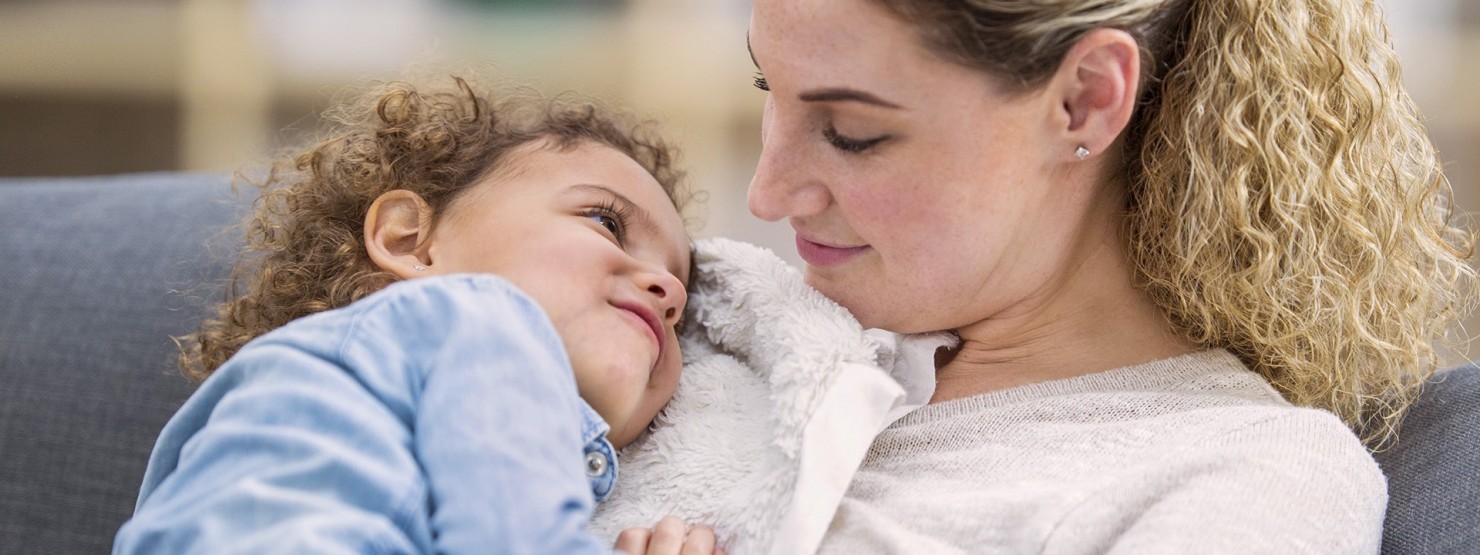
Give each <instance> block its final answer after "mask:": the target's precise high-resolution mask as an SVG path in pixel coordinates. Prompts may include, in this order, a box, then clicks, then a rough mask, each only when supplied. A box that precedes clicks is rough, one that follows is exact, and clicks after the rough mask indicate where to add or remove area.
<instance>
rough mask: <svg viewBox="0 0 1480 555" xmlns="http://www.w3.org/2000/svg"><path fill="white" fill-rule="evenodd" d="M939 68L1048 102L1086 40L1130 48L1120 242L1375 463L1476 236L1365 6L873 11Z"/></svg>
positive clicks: (951, 6) (1178, 304)
mask: <svg viewBox="0 0 1480 555" xmlns="http://www.w3.org/2000/svg"><path fill="white" fill-rule="evenodd" d="M875 2H877V3H878V4H880V5H883V6H885V7H886V8H888V9H890V10H891V11H892V12H893V13H895V14H896V15H898V16H899V17H901V18H902V19H903V20H905V21H908V22H911V23H913V24H915V25H916V27H917V28H918V29H919V30H920V34H921V38H922V41H923V42H924V43H925V44H926V45H927V46H928V47H929V48H931V49H932V50H933V51H935V52H937V53H938V54H939V55H941V56H942V57H944V58H945V59H948V60H952V61H953V62H955V63H960V64H962V65H965V66H967V67H972V68H977V69H980V70H982V71H983V72H985V73H986V74H988V75H990V76H992V77H993V78H994V79H995V80H996V81H997V82H999V83H1001V84H1002V85H1003V86H1004V87H1006V88H1007V89H1008V90H1010V91H1017V92H1023V91H1028V90H1032V89H1033V88H1035V87H1037V86H1040V85H1041V84H1043V83H1044V82H1046V81H1047V79H1048V78H1049V77H1050V76H1051V75H1052V73H1053V72H1054V71H1055V70H1056V69H1057V68H1058V64H1059V61H1060V60H1062V59H1063V57H1064V55H1065V53H1066V52H1067V51H1068V49H1069V48H1070V47H1072V46H1073V45H1074V44H1075V42H1077V41H1078V40H1079V39H1080V38H1081V37H1083V36H1084V35H1085V34H1086V33H1088V32H1090V31H1092V30H1094V29H1097V28H1114V29H1120V30H1123V31H1126V32H1127V33H1130V34H1131V35H1132V36H1134V37H1135V38H1136V40H1137V41H1138V43H1139V44H1140V46H1141V51H1142V60H1143V63H1142V64H1141V65H1142V68H1143V75H1142V79H1141V84H1142V86H1141V91H1142V93H1141V98H1140V103H1139V105H1138V109H1137V114H1136V115H1135V117H1134V119H1133V120H1132V122H1131V124H1130V127H1129V128H1128V129H1127V131H1126V133H1125V136H1124V137H1123V144H1124V148H1125V150H1124V152H1123V154H1122V156H1121V158H1122V159H1123V164H1124V167H1123V168H1122V171H1121V172H1120V177H1121V179H1122V180H1123V185H1124V186H1125V187H1126V188H1127V191H1128V193H1129V195H1128V196H1129V205H1128V206H1127V207H1126V208H1127V215H1126V220H1125V232H1124V236H1125V240H1126V241H1127V246H1128V252H1129V253H1130V257H1131V260H1132V262H1133V263H1134V264H1135V267H1136V269H1137V271H1138V274H1139V279H1140V281H1141V283H1142V284H1143V287H1144V288H1145V290H1146V291H1147V292H1148V293H1149V294H1150V295H1151V297H1152V298H1153V299H1154V300H1155V302H1156V303H1157V304H1158V305H1159V306H1160V308H1161V309H1162V310H1163V311H1164V312H1165V313H1166V314H1167V316H1168V317H1169V318H1170V320H1171V321H1172V323H1173V325H1174V326H1176V327H1177V328H1178V329H1179V331H1180V332H1181V333H1183V334H1185V335H1186V336H1187V337H1188V338H1190V339H1191V340H1192V341H1194V342H1196V343H1197V344H1200V345H1203V346H1207V347H1223V348H1226V349H1228V350H1229V351H1231V352H1233V353H1235V354H1236V355H1238V356H1239V357H1240V358H1241V359H1242V360H1243V361H1244V363H1246V364H1247V365H1248V366H1249V367H1250V368H1253V369H1254V370H1255V371H1257V372H1259V373H1260V374H1261V375H1263V376H1264V377H1265V378H1266V379H1267V380H1268V381H1269V382H1270V383H1271V384H1273V385H1274V386H1275V387H1276V388H1277V389H1278V390H1279V391H1280V392H1281V393H1283V394H1284V396H1285V397H1286V398H1287V399H1289V400H1290V401H1291V402H1292V403H1295V404H1299V405H1306V406H1313V407H1319V408H1322V409H1325V410H1328V411H1331V412H1332V413H1334V414H1336V415H1337V416H1339V417H1341V419H1342V420H1343V421H1344V422H1346V423H1347V425H1348V426H1350V427H1351V428H1352V429H1353V430H1354V431H1356V432H1357V433H1358V434H1359V435H1361V436H1362V439H1363V440H1364V441H1365V442H1366V443H1367V444H1368V445H1369V446H1370V447H1373V448H1381V447H1383V446H1385V445H1387V444H1389V443H1390V442H1391V441H1393V440H1395V439H1396V434H1397V431H1398V424H1399V422H1400V419H1401V417H1402V415H1403V414H1404V412H1405V411H1406V410H1407V408H1408V406H1409V405H1411V403H1412V402H1413V400H1414V399H1415V398H1416V396H1417V395H1418V393H1419V391H1420V388H1421V386H1422V384H1423V383H1424V382H1425V381H1426V380H1427V378H1429V377H1430V376H1431V375H1432V374H1433V373H1434V372H1435V370H1436V368H1437V367H1438V364H1439V356H1438V354H1437V353H1438V351H1437V350H1436V349H1437V346H1436V341H1442V340H1446V339H1451V340H1452V339H1458V340H1461V341H1462V340H1463V339H1464V338H1457V337H1452V336H1451V335H1450V334H1449V332H1451V331H1453V330H1456V329H1459V328H1458V326H1457V324H1458V323H1459V322H1460V319H1461V318H1463V316H1464V315H1465V314H1466V313H1468V311H1469V309H1470V308H1471V304H1472V300H1471V294H1472V292H1473V288H1474V284H1475V271H1474V270H1473V269H1472V268H1471V267H1470V266H1469V264H1468V263H1467V259H1468V258H1469V257H1470V255H1471V254H1472V249H1473V243H1474V240H1473V236H1472V234H1471V233H1470V232H1469V231H1466V230H1465V229H1463V228H1462V227H1460V226H1459V225H1457V224H1456V223H1455V222H1454V213H1453V206H1452V204H1451V203H1452V191H1451V190H1450V187H1449V183H1448V181H1447V180H1446V179H1445V178H1444V175H1443V172H1442V169H1441V167H1440V164H1439V160H1438V156H1437V154H1436V152H1435V150H1434V147H1433V145H1432V143H1431V142H1430V140H1429V139H1428V137H1427V136H1426V135H1425V133H1424V129H1423V125H1422V124H1421V118H1420V116H1419V113H1418V110H1417V108H1416V107H1415V106H1414V104H1413V102H1412V100H1411V99H1410V98H1409V97H1408V95H1407V94H1406V93H1405V92H1404V90H1403V88H1402V86H1401V84H1400V83H1399V74H1400V70H1399V66H1398V59H1397V55H1396V53H1395V52H1394V51H1393V49H1392V47H1391V42H1390V40H1389V38H1388V36H1387V30H1386V25H1385V23H1384V22H1383V19H1382V16H1381V14H1380V13H1379V11H1378V8H1377V6H1376V5H1375V3H1374V2H1373V1H1371V0H875Z"/></svg>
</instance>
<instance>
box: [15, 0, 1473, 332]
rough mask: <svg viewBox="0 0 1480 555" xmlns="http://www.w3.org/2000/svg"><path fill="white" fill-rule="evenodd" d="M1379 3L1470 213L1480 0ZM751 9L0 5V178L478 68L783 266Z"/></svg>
mask: <svg viewBox="0 0 1480 555" xmlns="http://www.w3.org/2000/svg"><path fill="white" fill-rule="evenodd" d="M1380 3H1381V4H1383V5H1384V7H1385V10H1386V12H1387V15H1388V19H1389V23H1390V25H1391V28H1392V33H1393V37H1394V41H1395V42H1396V44H1397V47H1398V50H1399V53H1400V54H1401V55H1402V57H1403V60H1404V63H1405V67H1406V73H1405V81H1406V84H1407V86H1408V90H1409V92H1410V93H1411V94H1412V95H1413V96H1414V98H1415V99H1416V101H1417V102H1418V104H1419V106H1420V107H1421V108H1422V109H1423V111H1424V113H1425V114H1426V116H1427V117H1428V124H1429V132H1430V134H1431V135H1432V136H1433V138H1434V139H1435V141H1436V142H1437V143H1438V146H1439V149H1440V151H1441V153H1442V156H1443V158H1444V161H1445V164H1446V169H1447V173H1448V175H1449V178H1450V180H1451V182H1452V183H1453V184H1454V187H1455V190H1456V195H1457V197H1458V202H1459V204H1460V206H1461V208H1463V209H1464V210H1465V211H1467V212H1473V211H1474V210H1475V209H1477V208H1480V100H1477V94H1476V91H1480V62H1477V60H1480V0H1383V1H1382V2H1380ZM749 11H750V1H749V0H0V176H36V175H91V174H108V173H120V172H143V171H162V170H187V171H207V172H228V171H231V170H234V169H237V168H240V167H243V166H245V165H247V164H249V163H251V162H253V161H259V160H262V159H264V158H265V157H266V156H268V155H269V154H271V153H273V152H276V151H277V150H278V149H280V148H281V147H283V146H284V145H289V144H294V143H297V142H301V141H302V140H304V139H305V138H306V137H307V136H308V133H309V132H311V131H312V130H313V129H314V128H315V125H316V115H317V114H318V112H320V111H321V110H323V109H324V108H325V107H326V106H327V105H328V104H329V102H330V100H331V99H332V98H333V96H334V95H335V94H336V93H338V92H341V91H342V90H343V89H344V88H345V86H346V85H347V84H350V83H354V82H357V81H362V80H363V79H365V78H367V77H383V78H392V77H395V76H396V75H398V74H400V73H401V72H402V71H403V70H405V69H406V68H408V67H415V66H419V65H427V64H431V65H433V66H436V67H449V68H454V69H456V68H461V67H477V68H479V69H480V70H482V71H484V72H491V73H495V74H498V75H501V76H506V77H509V78H512V79H515V80H518V81H522V82H528V83H530V84H532V85H535V86H536V87H538V88H541V89H544V90H547V91H552V92H554V91H560V90H566V89H576V90H580V91H582V92H585V93H588V94H592V95H597V96H600V97H603V98H606V99H608V100H610V101H612V102H614V103H617V104H621V105H625V106H629V107H633V108H636V109H638V110H640V111H642V112H645V113H646V114H648V115H651V116H653V117H656V118H658V119H660V120H661V121H662V122H663V126H664V129H666V130H667V132H668V134H669V136H670V137H672V138H673V139H674V140H675V141H676V142H678V144H679V145H680V146H681V147H682V148H683V150H684V153H685V158H684V159H685V163H686V164H685V165H686V166H687V168H688V169H689V173H690V183H691V185H692V186H694V187H695V188H696V189H700V190H704V191H707V194H708V201H707V203H706V204H705V205H704V206H702V207H700V210H699V212H698V213H697V214H696V215H697V216H699V219H700V221H702V222H703V227H702V228H700V229H699V230H698V232H699V235H701V236H710V235H724V236H731V237H736V238H740V239H744V240H748V241H751V242H754V243H758V244H762V245H765V246H768V247H770V248H771V249H773V250H775V251H776V252H777V253H778V254H780V255H781V256H782V257H783V258H785V259H786V260H788V261H790V262H792V263H797V258H796V255H795V253H794V251H793V248H792V235H791V232H790V228H789V227H788V226H787V225H786V224H784V223H775V224H768V223H764V222H760V221H758V220H756V219H755V218H753V217H752V216H750V214H749V212H748V211H747V210H746V208H745V188H746V185H747V184H748V183H749V181H750V176H751V172H752V170H753V168H754V164H755V160H756V157H757V155H758V153H759V146H760V145H759V121H760V109H761V103H762V101H763V96H762V94H761V93H760V92H758V91H756V90H755V89H753V88H751V86H750V81H751V75H752V73H753V71H754V70H753V68H752V66H751V63H750V59H749V57H748V55H747V54H746V50H745V29H746V26H747V22H748V18H749ZM1471 329H1480V328H1476V327H1475V326H1471Z"/></svg>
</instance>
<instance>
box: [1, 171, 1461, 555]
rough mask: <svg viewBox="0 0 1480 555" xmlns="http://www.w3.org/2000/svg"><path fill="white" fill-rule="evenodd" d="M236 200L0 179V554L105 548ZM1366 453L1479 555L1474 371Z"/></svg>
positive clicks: (219, 179) (1398, 545)
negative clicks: (1401, 431)
mask: <svg viewBox="0 0 1480 555" xmlns="http://www.w3.org/2000/svg"><path fill="white" fill-rule="evenodd" d="M245 205H246V202H245V201H244V200H242V199H240V198H238V197H236V196H235V195H233V194H232V193H231V192H230V186H229V184H228V180H227V179H226V178H225V177H224V176H209V175H186V174H143V175H124V176H112V177H99V178H83V179H26V180H0V553H6V554H8V553H102V552H106V551H107V550H108V548H109V545H110V543H111V540H112V536H113V533H114V531H115V530H117V528H118V526H119V525H120V524H122V523H123V521H124V520H126V519H127V518H128V517H129V515H130V514H131V513H132V511H133V504H134V497H135V494H136V492H137V488H138V485H139V481H140V479H141V478H142V476H143V473H144V465H145V462H146V460H147V459H148V455H149V450H150V448H151V447H152V446H153V443H154V438H155V436H156V434H157V433H158V432H159V429H160V427H161V426H163V425H164V422H165V420H167V419H168V418H169V416H170V414H172V413H173V412H174V410H175V408H176V407H177V406H179V404H180V403H181V402H183V401H184V399H185V397H186V396H188V395H189V394H190V391H191V388H190V385H189V384H188V383H187V382H186V381H185V380H184V379H183V378H181V377H179V374H178V373H177V372H176V371H175V370H174V361H173V353H174V344H173V343H172V341H171V339H170V336H172V335H180V334H183V333H187V332H188V331H190V330H191V329H192V327H193V325H194V324H195V322H197V321H199V319H200V318H201V317H202V316H203V315H204V314H205V311H206V307H207V306H208V304H209V303H210V302H211V301H214V300H216V299H217V298H218V296H219V295H220V285H219V284H220V281H221V279H222V278H223V277H224V276H225V274H226V269H227V267H228V265H229V263H230V260H231V256H232V254H233V249H234V246H235V244H236V242H237V241H239V238H238V237H237V236H234V235H232V234H230V233H223V230H225V229H226V228H227V227H228V226H229V224H231V223H232V222H234V221H235V220H236V219H237V218H238V217H239V216H240V214H241V213H242V210H243V208H244V206H245ZM1379 460H1380V461H1381V462H1382V464H1383V466H1384V468H1385V469H1386V470H1387V472H1388V476H1389V484H1390V488H1391V493H1392V495H1391V496H1392V505H1391V507H1390V509H1389V511H1388V513H1389V514H1388V523H1387V529H1386V532H1385V534H1386V547H1387V550H1388V551H1390V552H1393V553H1456V552H1466V551H1469V552H1480V369H1477V368H1475V367H1465V368H1461V369H1458V370H1455V371H1451V372H1448V376H1447V379H1446V380H1445V381H1443V382H1442V383H1439V384H1436V385H1435V386H1434V387H1433V388H1432V389H1431V391H1430V392H1429V394H1428V395H1427V396H1426V397H1425V399H1424V400H1423V401H1422V402H1421V404H1420V406H1419V407H1418V408H1417V409H1415V410H1414V412H1413V413H1412V416H1411V417H1410V422H1409V424H1408V426H1407V429H1406V435H1405V437H1404V441H1403V442H1402V443H1401V444H1400V445H1399V447H1398V448H1397V449H1395V450H1392V451H1389V452H1386V453H1383V454H1381V455H1379ZM1250 533H1257V531H1254V530H1251V531H1250Z"/></svg>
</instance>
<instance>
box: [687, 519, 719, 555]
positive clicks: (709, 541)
mask: <svg viewBox="0 0 1480 555" xmlns="http://www.w3.org/2000/svg"><path fill="white" fill-rule="evenodd" d="M714 543H715V539H714V529H713V528H710V527H708V526H704V525H702V524H696V525H694V527H693V528H690V529H689V535H688V537H687V538H685V539H684V542H683V552H682V553H681V555H711V554H712V553H714V552H715V547H714Z"/></svg>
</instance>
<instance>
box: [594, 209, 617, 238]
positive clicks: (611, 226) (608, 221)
mask: <svg viewBox="0 0 1480 555" xmlns="http://www.w3.org/2000/svg"><path fill="white" fill-rule="evenodd" d="M591 219H593V220H596V223H598V224H601V227H604V228H606V230H607V231H610V232H612V235H621V234H622V224H621V222H618V221H617V219H616V218H613V217H611V216H607V215H605V214H593V215H592V216H591Z"/></svg>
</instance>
